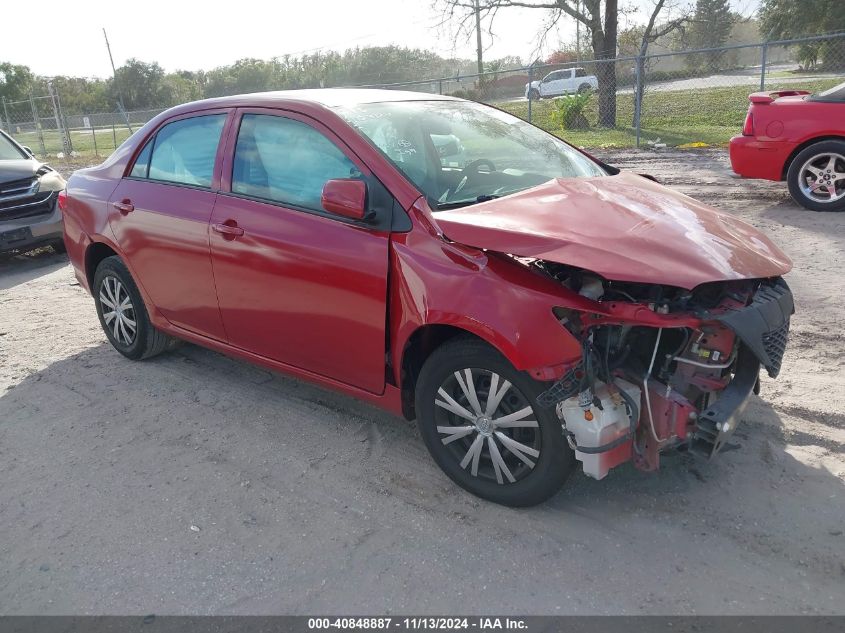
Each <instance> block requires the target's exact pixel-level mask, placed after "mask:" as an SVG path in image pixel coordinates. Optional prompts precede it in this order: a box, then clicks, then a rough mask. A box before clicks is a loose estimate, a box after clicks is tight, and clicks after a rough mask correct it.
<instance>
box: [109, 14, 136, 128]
mask: <svg viewBox="0 0 845 633" xmlns="http://www.w3.org/2000/svg"><path fill="white" fill-rule="evenodd" d="M103 37H104V38H106V50H107V51H108V52H109V62H111V74H112V77H113V78H114V87H115V89H116V90H117V105H118V110H120V113H121V114H122V115H123V119H124V121H125V123H126V127H127V128H129V133H130V134H131V133H132V126H131V125H129V116H128V115H127V114H126V108H125V107H124V106H123V91H122V90H121V89H120V83H119V82H118V81H117V70H116V69H115V67H114V57H112V55H111V46H110V45H109V36H108V34H107V33H106V29H105V27H103Z"/></svg>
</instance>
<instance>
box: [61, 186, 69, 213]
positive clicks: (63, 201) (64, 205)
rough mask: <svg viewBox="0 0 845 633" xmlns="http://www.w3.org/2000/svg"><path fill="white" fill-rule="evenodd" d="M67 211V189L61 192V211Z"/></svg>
mask: <svg viewBox="0 0 845 633" xmlns="http://www.w3.org/2000/svg"><path fill="white" fill-rule="evenodd" d="M65 209H67V189H62V190H61V191H60V192H59V211H64V210H65Z"/></svg>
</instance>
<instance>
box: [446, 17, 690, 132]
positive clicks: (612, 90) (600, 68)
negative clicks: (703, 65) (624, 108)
mask: <svg viewBox="0 0 845 633" xmlns="http://www.w3.org/2000/svg"><path fill="white" fill-rule="evenodd" d="M435 4H438V5H440V6H441V7H442V10H443V15H444V21H453V22H456V23H457V29H458V31H459V32H461V31H463V32H468V26H469V24H471V21H474V19H475V10H476V9H475V7H476V5H475V2H474V0H436V1H435ZM478 5H479V10H480V11H481V13H482V14H483V15H484V17H485V18H489V20H490V24H492V22H493V20H494V18H495V17H496V14H497V13H498V12H499V10H501V9H506V8H512V7H518V8H523V9H538V10H541V11H545V12H546V14H547V20H546V23H545V30H544V33H543V36H542V37H545V35H546V34H548V33H549V32H550V31H551V30H552V29H553V28H554V27H555V25H557V24H558V22H560V20H562V19H563V18H571V19H573V20H575V21H577V22H580V23H581V24H583V25H584V26H585V27H586V28H587V32H588V34H589V37H590V45H591V47H592V49H593V59H594V60H596V61H595V69H596V70H595V72H596V77H597V79H598V82H599V88H598V100H599V125H601V126H605V127H614V126H615V125H616V63H615V61H614V60H615V58H616V54H617V53H616V48H617V34H618V28H619V0H581V1H578V0H479V3H478ZM664 6H665V0H657V1H656V4H655V5H654V9H653V11H652V13H651V16H650V20H649V27H648V31H647V35H648V36H649V37H651V34H652V32H653V31H654V29H655V28H656V27H655V24H656V21H657V17H658V15H659V14H660V12H661V11H662V10H663V8H664ZM490 28H491V29H492V26H491V27H490ZM673 28H674V27H673ZM646 46H647V43H646ZM605 60H607V61H605Z"/></svg>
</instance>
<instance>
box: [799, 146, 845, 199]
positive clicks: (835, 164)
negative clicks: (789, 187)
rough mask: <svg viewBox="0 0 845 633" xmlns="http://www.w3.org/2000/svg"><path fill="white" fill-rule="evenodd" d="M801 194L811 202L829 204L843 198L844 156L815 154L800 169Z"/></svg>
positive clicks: (830, 153) (844, 179)
mask: <svg viewBox="0 0 845 633" xmlns="http://www.w3.org/2000/svg"><path fill="white" fill-rule="evenodd" d="M798 182H799V186H800V187H801V192H802V193H803V194H804V195H805V196H806V197H807V198H809V199H810V200H812V201H813V202H819V203H823V204H825V203H830V202H836V201H838V200H841V199H843V198H845V156H843V155H842V154H837V153H834V152H825V153H823V154H816V155H815V156H813V157H812V158H810V160H808V161H807V162H806V163H804V165H802V167H801V172H800V175H799V179H798Z"/></svg>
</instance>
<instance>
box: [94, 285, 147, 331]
mask: <svg viewBox="0 0 845 633" xmlns="http://www.w3.org/2000/svg"><path fill="white" fill-rule="evenodd" d="M100 304H101V305H102V310H103V321H104V322H105V324H106V327H107V328H108V330H109V332H111V334H112V336H113V337H114V340H115V341H117V342H118V343H120V344H121V345H123V346H125V347H129V346H130V345H132V343H133V342H134V340H135V336H136V335H137V331H138V325H137V319H136V316H135V308H134V306H133V305H132V299H131V298H130V296H129V293H128V292H127V290H126V287H125V286H124V285H123V284H122V283H121V282H120V280H119V279H118V278H117V277H113V276H111V275H108V276H106V277H104V278H103V281H102V283H101V284H100Z"/></svg>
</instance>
